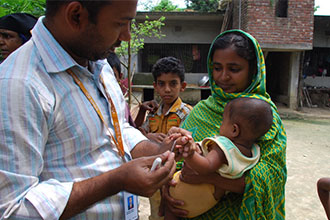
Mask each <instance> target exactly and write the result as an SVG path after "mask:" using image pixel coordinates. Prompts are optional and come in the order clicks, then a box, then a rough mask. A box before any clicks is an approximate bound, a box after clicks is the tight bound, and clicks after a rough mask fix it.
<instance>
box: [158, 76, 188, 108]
mask: <svg viewBox="0 0 330 220" xmlns="http://www.w3.org/2000/svg"><path fill="white" fill-rule="evenodd" d="M153 85H154V88H155V90H156V92H157V93H158V94H159V96H160V97H161V99H162V102H163V103H164V104H172V103H173V102H174V101H175V100H176V99H177V98H178V97H179V95H180V92H183V91H184V89H185V88H186V85H187V83H186V82H182V83H181V82H180V77H179V76H178V75H177V74H173V73H162V74H161V75H160V76H159V77H158V78H157V81H156V82H154V83H153Z"/></svg>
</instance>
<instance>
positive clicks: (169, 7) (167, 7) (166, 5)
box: [151, 0, 178, 11]
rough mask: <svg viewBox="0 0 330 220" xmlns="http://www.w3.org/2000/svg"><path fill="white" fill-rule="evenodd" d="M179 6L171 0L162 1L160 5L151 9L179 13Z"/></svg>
mask: <svg viewBox="0 0 330 220" xmlns="http://www.w3.org/2000/svg"><path fill="white" fill-rule="evenodd" d="M177 10H178V6H177V5H174V4H173V3H172V1H171V0H161V1H160V2H159V4H158V5H156V6H154V7H152V8H151V11H177Z"/></svg>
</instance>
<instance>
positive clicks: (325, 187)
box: [317, 178, 330, 219]
mask: <svg viewBox="0 0 330 220" xmlns="http://www.w3.org/2000/svg"><path fill="white" fill-rule="evenodd" d="M317 192H318V194H319V197H320V201H321V203H322V205H323V207H324V210H325V213H326V215H327V217H328V219H330V178H321V179H319V181H318V182H317Z"/></svg>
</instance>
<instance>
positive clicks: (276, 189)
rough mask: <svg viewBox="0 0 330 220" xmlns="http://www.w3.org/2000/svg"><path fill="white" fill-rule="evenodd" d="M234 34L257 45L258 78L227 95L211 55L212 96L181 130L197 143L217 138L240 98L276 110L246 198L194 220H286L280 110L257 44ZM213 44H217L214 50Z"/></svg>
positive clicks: (230, 199)
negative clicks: (226, 110)
mask: <svg viewBox="0 0 330 220" xmlns="http://www.w3.org/2000/svg"><path fill="white" fill-rule="evenodd" d="M233 31H236V32H240V33H243V34H244V35H246V36H247V37H248V38H249V39H251V40H252V42H253V43H254V45H255V51H256V56H257V65H258V71H257V74H256V75H255V76H254V77H253V80H252V83H251V85H250V86H249V87H248V88H247V89H246V90H245V91H243V92H240V93H225V92H224V91H223V90H222V89H221V88H220V87H218V86H217V85H216V84H215V82H214V80H213V78H212V61H211V57H210V52H209V55H208V73H209V78H210V87H211V91H212V96H210V97H209V98H208V99H207V100H202V101H200V102H199V103H198V104H197V105H196V106H195V107H194V108H193V110H192V111H191V112H190V114H189V115H188V117H187V119H186V120H185V121H184V123H183V125H182V127H183V128H185V129H187V130H189V131H191V132H192V135H193V138H194V140H195V141H201V140H203V139H204V138H206V137H211V136H214V135H218V134H219V128H220V125H221V123H222V114H223V110H224V106H225V105H226V103H227V102H229V101H230V100H232V99H235V98H237V97H252V98H258V99H262V100H265V101H267V102H268V103H269V104H270V105H271V107H272V110H273V125H272V127H271V129H270V130H269V131H268V132H267V133H266V134H265V135H264V136H263V137H261V138H260V139H259V140H258V142H257V144H259V146H260V150H261V158H260V161H259V162H258V163H257V164H256V166H255V167H253V168H252V169H251V170H250V171H249V172H247V173H246V174H245V176H246V177H245V184H246V187H245V192H244V194H243V195H241V194H236V193H229V194H228V195H227V196H225V197H223V198H222V199H221V200H220V201H219V202H218V204H217V205H215V206H214V207H213V208H212V209H211V210H209V211H208V212H206V213H204V214H203V215H201V216H198V217H196V218H194V219H210V220H214V219H251V220H252V219H258V220H259V219H276V220H278V219H285V206H284V205H285V182H286V177H287V171H286V133H285V130H284V127H283V124H282V121H281V118H280V116H279V114H278V111H277V108H276V106H275V104H274V103H273V102H272V101H271V99H270V96H269V95H268V93H267V92H266V68H265V61H264V57H263V53H262V51H261V48H260V46H259V44H258V42H257V41H256V40H255V39H254V38H253V37H252V36H251V35H250V34H248V33H245V32H243V31H240V30H230V31H226V32H233ZM226 32H224V33H226ZM224 33H222V34H224ZM222 34H220V35H219V36H218V37H220V36H221V35H222ZM218 37H217V38H218ZM217 38H216V39H217ZM213 44H214V41H213V43H212V45H211V48H212V47H213ZM210 51H211V49H210Z"/></svg>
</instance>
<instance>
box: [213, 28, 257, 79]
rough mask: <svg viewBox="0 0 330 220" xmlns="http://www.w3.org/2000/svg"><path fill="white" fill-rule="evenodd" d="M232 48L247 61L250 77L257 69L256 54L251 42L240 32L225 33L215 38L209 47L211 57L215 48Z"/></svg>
mask: <svg viewBox="0 0 330 220" xmlns="http://www.w3.org/2000/svg"><path fill="white" fill-rule="evenodd" d="M227 48H232V49H233V50H234V51H236V53H237V54H238V56H240V57H242V58H243V59H246V60H247V61H248V62H249V74H250V76H251V77H252V76H253V75H254V74H255V73H256V71H257V56H256V50H255V47H254V44H253V42H252V41H251V40H250V39H249V38H248V37H247V36H245V35H244V34H242V33H240V32H229V33H225V34H224V35H222V36H221V37H219V38H218V39H216V40H215V42H214V44H213V47H212V48H211V53H210V55H211V59H213V55H214V53H215V51H216V50H219V49H227Z"/></svg>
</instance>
